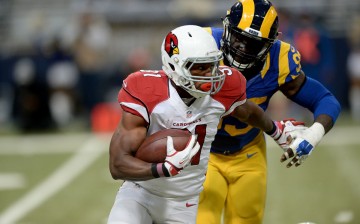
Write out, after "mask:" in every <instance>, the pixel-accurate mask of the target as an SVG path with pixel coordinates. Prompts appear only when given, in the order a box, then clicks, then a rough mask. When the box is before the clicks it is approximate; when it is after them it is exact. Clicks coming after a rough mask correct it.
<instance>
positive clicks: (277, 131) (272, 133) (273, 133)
mask: <svg viewBox="0 0 360 224" xmlns="http://www.w3.org/2000/svg"><path fill="white" fill-rule="evenodd" d="M272 123H273V128H272V129H271V130H270V131H266V132H265V133H266V134H267V135H269V136H270V137H272V138H273V139H275V140H278V139H279V138H280V136H281V128H280V127H279V126H278V124H277V122H274V121H273V122H272Z"/></svg>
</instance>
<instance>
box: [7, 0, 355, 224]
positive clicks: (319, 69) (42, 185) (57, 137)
mask: <svg viewBox="0 0 360 224" xmlns="http://www.w3.org/2000/svg"><path fill="white" fill-rule="evenodd" d="M272 2H273V4H274V5H275V6H276V8H277V9H278V12H279V16H280V31H281V32H282V34H281V35H280V36H279V38H280V39H283V40H286V41H288V42H290V43H292V44H294V45H295V46H296V47H297V48H298V50H299V51H300V53H301V54H302V65H303V69H304V70H305V72H306V73H307V75H309V76H312V77H314V78H316V79H318V80H319V81H321V82H322V83H323V84H324V85H325V86H327V88H329V89H330V90H331V91H332V92H333V93H334V95H335V96H336V97H337V98H338V100H339V101H340V103H341V105H342V108H343V111H342V114H341V116H340V118H339V120H338V122H337V124H336V127H335V128H334V129H333V130H332V131H331V132H330V133H329V134H328V135H327V136H325V138H324V140H323V141H322V142H321V143H320V145H319V147H318V148H317V149H316V151H315V152H314V153H313V155H312V156H311V158H310V159H309V160H308V161H307V162H306V163H305V164H304V165H303V167H299V168H296V169H286V168H285V166H284V164H280V163H279V162H278V161H279V157H280V155H281V152H280V151H279V149H277V147H276V146H275V145H273V143H272V142H271V141H269V150H268V156H269V187H268V189H269V190H268V204H267V210H266V215H265V222H264V223H265V224H274V223H276V224H297V223H306V222H313V223H317V224H331V223H334V224H338V223H351V224H357V223H360V193H359V192H360V191H359V190H358V189H359V187H360V178H359V175H358V172H359V170H360V165H359V163H358V158H360V151H359V148H360V138H359V136H360V97H356V96H359V93H357V92H359V91H360V90H359V86H360V84H359V83H360V81H359V76H360V71H359V70H360V68H359V67H357V65H358V64H360V59H359V57H360V56H357V57H356V55H359V54H360V53H359V52H360V19H359V18H360V16H359V12H360V1H354V0H342V1H336V0H312V1H301V0H287V1H280V0H273V1H272ZM233 3H234V0H233V1H229V0H224V1H215V0H197V1H190V0H132V1H130V0H102V1H95V0H93V1H89V0H78V1H75V0H63V1H54V0H0V224H12V223H20V224H42V223H54V224H55V223H59V224H60V223H79V224H80V223H105V222H106V218H107V215H108V213H109V211H110V208H111V206H112V203H113V201H114V197H115V193H116V190H117V188H118V187H119V186H120V183H119V182H116V181H113V180H112V179H111V177H110V174H109V172H108V168H107V167H108V164H107V162H108V154H107V150H108V144H109V140H110V135H109V132H111V130H113V128H114V124H116V122H117V120H118V119H119V116H118V111H117V110H118V108H117V105H116V99H117V97H116V96H117V92H118V90H119V89H120V87H121V83H122V82H121V81H122V79H123V78H124V77H125V76H126V75H127V74H129V73H130V72H132V71H134V70H137V69H140V68H141V69H160V68H161V61H160V49H159V48H160V44H161V42H162V39H163V37H164V35H166V34H167V32H168V31H169V30H171V29H173V28H175V27H176V26H179V25H183V24H196V25H201V26H221V19H220V18H221V17H223V16H224V15H225V12H226V10H227V9H228V8H229V7H230V6H231V5H232V4H233ZM354 55H355V56H354ZM356 77H357V78H356ZM356 86H358V87H356ZM269 112H270V113H271V115H272V117H273V118H274V119H281V118H285V117H295V118H297V119H302V120H305V121H307V122H310V121H311V119H312V117H311V115H310V114H309V113H308V112H307V111H305V110H303V109H302V108H299V107H298V106H296V105H293V104H292V103H290V102H289V101H287V100H286V99H285V98H284V97H283V96H282V95H281V94H278V95H276V96H275V97H274V98H273V100H272V102H271V107H270V108H269Z"/></svg>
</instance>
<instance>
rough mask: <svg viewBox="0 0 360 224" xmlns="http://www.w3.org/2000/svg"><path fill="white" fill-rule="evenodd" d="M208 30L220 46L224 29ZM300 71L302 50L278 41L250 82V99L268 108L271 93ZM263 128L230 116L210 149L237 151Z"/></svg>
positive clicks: (248, 85) (220, 127)
mask: <svg viewBox="0 0 360 224" xmlns="http://www.w3.org/2000/svg"><path fill="white" fill-rule="evenodd" d="M205 29H207V30H208V31H209V32H210V33H211V34H212V35H213V37H214V38H215V40H216V43H217V44H218V47H219V48H220V41H221V37H222V33H223V31H224V30H223V29H222V28H213V27H211V28H205ZM300 70H301V65H300V53H299V52H298V51H297V50H296V49H295V48H294V47H293V46H291V45H290V44H288V43H285V42H283V41H280V40H276V41H275V43H274V44H273V46H272V47H271V49H270V51H269V53H268V55H267V57H266V62H265V65H264V67H263V68H262V70H261V71H260V73H259V74H257V75H256V76H254V77H252V78H251V79H249V80H248V81H247V85H246V94H247V98H248V100H251V101H253V102H254V103H256V104H257V105H259V106H260V107H261V108H262V109H263V110H266V109H267V107H268V105H269V101H270V98H271V97H272V95H273V94H274V93H275V92H276V91H278V90H279V87H280V86H281V85H283V84H284V83H287V82H290V81H292V80H293V79H295V78H296V77H297V76H298V75H299V74H300ZM260 131H261V130H260V129H258V128H254V127H252V126H250V125H248V124H246V123H243V122H241V121H239V120H238V119H236V118H235V117H232V116H227V117H225V118H223V119H222V120H221V121H220V123H219V126H218V132H217V134H216V137H215V140H214V142H213V144H212V148H211V152H215V153H222V154H232V153H236V152H238V151H240V150H242V149H243V148H244V146H246V145H247V144H249V143H250V142H252V141H253V140H254V139H255V137H256V136H257V135H258V134H259V132H260Z"/></svg>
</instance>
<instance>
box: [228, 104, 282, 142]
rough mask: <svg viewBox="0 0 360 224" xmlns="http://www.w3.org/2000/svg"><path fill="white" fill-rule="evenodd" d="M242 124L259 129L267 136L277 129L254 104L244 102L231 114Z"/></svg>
mask: <svg viewBox="0 0 360 224" xmlns="http://www.w3.org/2000/svg"><path fill="white" fill-rule="evenodd" d="M231 115H232V116H234V117H236V118H237V119H239V120H240V121H242V122H245V123H247V124H250V125H251V126H253V127H257V128H260V129H261V130H263V131H264V132H266V133H268V134H269V135H271V134H273V133H274V132H275V131H276V129H278V127H277V126H276V125H275V123H274V122H273V121H272V120H271V119H270V118H269V117H268V116H267V115H266V114H265V112H264V111H263V110H262V109H261V108H260V107H259V106H258V105H256V104H255V103H253V102H251V101H249V100H246V101H245V103H243V104H241V105H240V106H237V107H236V108H235V109H234V112H233V113H232V114H231Z"/></svg>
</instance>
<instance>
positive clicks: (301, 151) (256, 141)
mask: <svg viewBox="0 0 360 224" xmlns="http://www.w3.org/2000/svg"><path fill="white" fill-rule="evenodd" d="M223 24H224V27H223V28H214V27H210V28H206V29H207V30H208V31H209V32H210V33H211V34H212V35H213V37H214V38H215V39H216V41H217V44H218V47H219V48H220V49H221V50H222V51H223V53H224V64H225V65H228V66H231V67H235V68H237V69H238V70H239V71H241V72H242V73H243V75H244V76H245V77H246V79H247V90H246V93H247V96H248V99H249V100H251V101H253V102H255V103H256V104H258V105H259V106H260V107H261V108H262V109H263V110H266V109H267V107H268V104H269V101H270V99H271V97H272V96H273V94H274V93H275V92H277V91H281V92H282V93H283V94H284V95H285V96H286V97H287V98H289V99H291V100H292V101H294V102H296V103H297V104H299V105H301V106H303V107H305V108H307V109H309V110H310V111H311V112H312V113H313V116H314V122H313V124H311V125H310V127H309V128H307V129H305V130H296V131H294V132H293V133H292V134H291V136H292V142H291V143H290V147H289V148H285V149H284V154H283V155H282V156H281V159H280V161H281V162H285V161H287V162H286V163H287V167H292V166H293V165H294V166H299V165H300V164H301V163H302V162H303V161H304V160H305V159H306V158H307V157H308V156H309V155H310V153H311V152H312V150H313V149H314V147H315V146H316V145H317V144H318V143H319V142H320V140H321V139H322V137H323V136H324V135H325V133H327V132H328V131H329V130H330V129H331V128H332V127H333V125H334V123H335V121H336V119H337V117H338V115H339V113H340V110H341V108H340V104H339V102H338V101H337V99H336V98H335V97H334V96H333V94H332V93H331V92H329V90H327V89H326V88H325V87H324V86H323V85H322V84H321V83H319V82H318V81H316V80H314V79H311V78H310V77H307V76H306V75H305V74H304V72H303V71H302V70H301V64H300V59H301V58H300V53H299V52H298V51H297V50H296V49H295V48H294V47H293V46H291V45H290V44H288V43H286V42H283V41H280V40H278V39H277V36H278V26H279V21H278V16H277V12H276V10H275V8H274V6H273V5H272V4H271V2H269V1H267V0H239V1H238V2H236V3H235V4H234V5H233V6H232V7H231V9H230V10H228V13H227V15H226V17H225V18H224V19H223ZM265 150H266V144H265V139H264V134H263V133H262V131H261V130H259V129H258V128H254V127H251V126H249V125H247V124H245V123H243V122H241V121H239V120H238V119H236V118H234V117H231V116H228V117H225V118H223V119H222V120H221V121H220V123H219V126H218V132H217V134H216V137H215V140H214V142H213V144H212V148H211V154H210V160H209V164H208V171H207V175H206V181H205V183H204V188H205V189H204V191H203V192H202V193H201V196H200V202H199V203H200V204H199V210H198V218H197V223H199V224H204V223H206V224H209V223H221V221H220V220H221V217H222V214H223V218H224V221H223V222H224V223H226V224H229V223H237V224H258V223H262V220H263V215H264V207H265V199H266V182H267V180H266V178H267V167H266V151H265Z"/></svg>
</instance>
